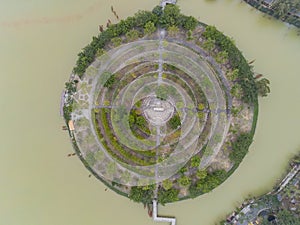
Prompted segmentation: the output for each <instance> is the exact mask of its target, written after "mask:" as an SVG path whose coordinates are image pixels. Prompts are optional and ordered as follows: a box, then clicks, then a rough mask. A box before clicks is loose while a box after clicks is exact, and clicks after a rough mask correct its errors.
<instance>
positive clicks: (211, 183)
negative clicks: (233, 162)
mask: <svg viewBox="0 0 300 225" xmlns="http://www.w3.org/2000/svg"><path fill="white" fill-rule="evenodd" d="M201 174H202V175H201V176H202V178H201V179H199V180H198V181H197V182H194V183H192V184H191V185H190V187H189V191H190V197H191V198H195V197H197V196H198V195H200V194H204V193H207V192H210V191H211V190H213V189H214V188H216V187H217V186H218V185H219V184H221V183H222V182H223V181H224V180H225V179H226V178H227V177H228V175H227V173H226V171H225V170H216V171H215V172H213V173H208V174H204V173H202V172H201Z"/></svg>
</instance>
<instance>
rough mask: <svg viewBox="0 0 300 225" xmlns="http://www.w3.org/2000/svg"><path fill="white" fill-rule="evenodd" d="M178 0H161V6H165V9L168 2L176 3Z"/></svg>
mask: <svg viewBox="0 0 300 225" xmlns="http://www.w3.org/2000/svg"><path fill="white" fill-rule="evenodd" d="M176 2H177V0H162V1H161V2H160V6H161V7H163V9H164V8H165V6H166V5H167V4H174V5H175V4H176Z"/></svg>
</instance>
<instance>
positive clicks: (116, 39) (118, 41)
mask: <svg viewBox="0 0 300 225" xmlns="http://www.w3.org/2000/svg"><path fill="white" fill-rule="evenodd" d="M111 42H112V43H113V45H114V46H115V47H118V46H120V45H121V44H122V39H121V38H120V37H114V38H112V39H111Z"/></svg>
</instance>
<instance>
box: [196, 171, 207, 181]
mask: <svg viewBox="0 0 300 225" xmlns="http://www.w3.org/2000/svg"><path fill="white" fill-rule="evenodd" d="M196 176H197V178H198V179H199V180H204V179H205V178H206V176H207V171H206V170H198V171H197V173H196Z"/></svg>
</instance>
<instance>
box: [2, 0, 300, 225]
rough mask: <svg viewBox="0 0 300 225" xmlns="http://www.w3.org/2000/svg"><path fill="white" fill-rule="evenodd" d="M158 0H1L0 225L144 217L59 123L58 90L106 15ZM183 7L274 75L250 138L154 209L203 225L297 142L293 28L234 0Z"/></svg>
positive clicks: (263, 187) (280, 163)
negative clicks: (218, 181)
mask: <svg viewBox="0 0 300 225" xmlns="http://www.w3.org/2000/svg"><path fill="white" fill-rule="evenodd" d="M155 4H157V1H150V0H147V1H137V0H134V1H127V0H124V1H121V3H120V1H116V0H113V1H104V0H100V1H83V0H80V1H76V2H74V1H70V0H68V1H58V0H52V1H46V0H44V1H36V0H32V1H30V2H25V1H24V2H21V1H17V0H13V1H4V0H2V1H1V7H0V68H1V74H0V76H1V82H0V107H1V108H0V109H1V111H0V115H1V117H0V118H1V126H0V135H1V137H2V138H1V145H0V146H1V148H0V154H1V155H0V156H1V159H0V178H1V180H0V225H83V224H84V225H99V224H100V225H117V224H123V225H141V224H143V225H147V224H154V223H153V222H152V221H151V220H150V218H148V216H147V214H146V211H145V210H144V209H143V207H141V206H140V205H138V204H135V203H132V202H130V201H129V200H128V199H125V198H123V197H121V196H118V195H117V194H115V193H113V192H111V191H109V190H108V191H105V186H104V185H102V184H101V183H100V182H98V181H97V180H96V179H94V178H88V171H87V170H86V169H85V168H84V166H83V165H82V163H81V162H80V161H79V159H77V158H76V157H73V158H68V157H66V155H67V154H68V153H70V152H72V147H71V144H70V143H69V139H68V135H67V133H65V132H64V131H62V130H61V125H63V121H62V119H61V118H60V117H59V99H60V94H61V90H62V88H63V84H64V82H65V81H66V80H67V79H68V76H69V73H70V71H71V69H72V67H73V65H74V63H75V60H76V54H77V53H78V52H79V51H80V49H81V47H83V46H84V45H86V44H87V43H88V42H89V41H90V39H91V36H92V35H96V34H97V32H98V25H99V24H105V23H106V20H107V19H108V18H110V19H114V17H113V15H112V14H111V12H110V6H111V5H113V6H114V7H115V10H116V11H117V12H118V14H119V16H120V17H121V18H125V17H127V16H129V15H131V14H133V13H134V12H136V11H137V10H138V9H151V8H153V7H154V6H155ZM178 4H179V5H180V6H181V8H182V11H183V12H184V13H186V14H191V15H193V16H195V17H196V18H199V19H200V20H202V21H203V22H206V23H209V24H215V25H216V26H217V27H218V28H219V29H220V30H222V31H224V32H225V33H226V34H227V35H230V36H232V37H233V38H234V39H235V40H236V43H237V45H238V46H239V48H240V49H241V50H242V51H243V52H244V54H245V56H246V57H247V58H248V59H249V60H252V59H256V61H255V70H256V71H258V72H260V73H263V74H264V75H265V76H266V77H267V78H269V79H270V80H271V82H272V86H271V87H272V93H271V95H270V96H269V97H268V98H267V99H261V100H260V113H259V123H258V127H257V132H256V135H255V142H254V143H253V145H252V146H251V149H250V153H249V154H248V155H247V157H246V158H245V160H244V161H243V163H242V165H241V166H240V167H239V168H238V170H237V171H236V172H235V173H234V174H233V175H232V176H231V177H230V178H229V179H228V180H227V181H226V182H225V183H224V184H223V185H221V186H220V187H218V188H217V189H216V190H214V191H213V192H212V193H210V194H207V195H204V196H202V197H199V198H197V199H195V200H188V201H183V202H180V203H177V204H173V205H169V206H167V207H164V208H161V209H162V210H161V213H162V214H167V215H168V214H169V215H176V217H177V219H178V225H187V224H188V225H211V224H214V222H215V221H216V220H217V219H218V218H221V217H222V216H224V215H225V214H226V213H227V212H229V211H230V210H232V209H233V208H234V207H235V206H236V205H237V204H238V203H240V202H241V201H242V199H243V198H244V197H247V196H248V195H249V194H258V193H262V192H264V191H267V190H269V189H270V188H271V187H272V185H273V184H274V182H275V181H276V179H278V178H279V177H280V175H281V174H282V172H283V169H284V167H285V166H286V165H287V162H288V159H289V157H290V156H291V155H292V154H293V153H295V152H296V151H297V150H299V148H300V138H299V127H300V118H299V115H300V104H299V98H300V88H299V83H300V75H299V59H300V37H299V36H297V35H296V31H295V30H293V29H289V28H288V27H286V26H285V25H283V24H282V23H280V22H276V21H273V20H269V19H267V18H264V17H262V15H261V14H260V13H258V12H257V11H255V10H252V9H251V8H250V7H248V6H247V5H245V4H243V3H240V2H239V1H232V0H224V1H197V0H179V2H178Z"/></svg>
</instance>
